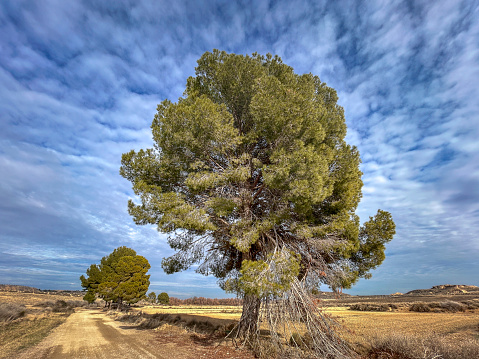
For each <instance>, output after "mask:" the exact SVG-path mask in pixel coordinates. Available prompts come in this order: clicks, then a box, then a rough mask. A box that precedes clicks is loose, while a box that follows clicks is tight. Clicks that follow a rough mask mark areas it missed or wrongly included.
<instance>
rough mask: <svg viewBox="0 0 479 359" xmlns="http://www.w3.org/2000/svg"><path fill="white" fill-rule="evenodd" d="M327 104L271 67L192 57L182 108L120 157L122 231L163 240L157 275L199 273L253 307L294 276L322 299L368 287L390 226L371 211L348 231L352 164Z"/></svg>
mask: <svg viewBox="0 0 479 359" xmlns="http://www.w3.org/2000/svg"><path fill="white" fill-rule="evenodd" d="M337 100H338V97H337V94H336V91H335V90H334V89H332V88H331V87H328V86H327V85H326V84H325V83H323V82H321V81H320V79H319V77H317V76H314V75H312V74H304V75H298V74H295V73H294V70H293V69H292V68H291V67H289V66H287V65H286V64H284V63H283V62H282V61H281V59H280V58H279V57H277V56H271V55H269V54H268V55H266V56H262V55H259V54H253V55H252V56H243V55H235V54H228V53H226V52H221V51H218V50H214V51H213V52H211V53H210V52H206V53H205V54H203V56H202V57H201V58H200V59H199V60H198V66H197V68H196V76H195V77H190V78H189V79H188V80H187V84H186V90H185V94H184V97H183V98H180V99H179V100H178V101H177V102H176V103H174V102H171V101H169V100H165V101H163V102H162V103H161V104H160V105H158V108H157V113H156V115H155V117H154V119H153V122H152V125H151V129H152V134H153V140H154V147H153V148H151V149H146V150H140V151H138V152H135V151H130V152H129V153H125V154H124V155H123V156H122V166H121V169H120V174H121V175H122V176H123V177H125V178H126V179H128V180H129V181H131V183H132V185H133V190H134V192H135V194H136V195H137V196H138V198H139V199H140V202H141V203H140V204H136V203H135V202H133V201H132V200H130V201H129V203H128V210H129V213H130V214H131V216H132V217H133V219H134V221H135V222H136V223H137V224H139V225H144V224H154V225H156V226H157V227H158V230H159V231H161V232H166V233H170V234H171V237H170V238H169V239H168V242H169V244H170V246H171V247H172V248H173V249H175V250H176V251H177V252H176V253H175V254H174V255H173V256H171V257H169V258H165V259H164V260H163V262H162V267H163V268H164V270H165V271H166V272H167V273H174V272H177V271H181V270H185V269H187V268H189V267H191V266H192V265H194V264H199V266H198V267H197V268H198V269H197V271H198V272H200V273H203V274H213V275H215V276H216V277H217V278H219V280H220V285H222V286H223V287H224V288H226V289H229V290H238V291H240V292H241V293H243V294H244V293H255V294H256V295H258V296H263V295H280V294H281V292H282V291H285V290H287V289H288V288H289V285H288V283H289V282H290V281H291V280H292V279H293V278H295V277H297V278H299V279H305V280H307V282H308V283H310V284H311V286H312V287H315V286H318V284H320V282H323V283H326V284H328V285H330V286H332V287H333V288H334V287H341V286H343V287H348V286H351V285H352V284H353V283H354V282H356V281H357V280H358V278H360V277H368V276H369V271H370V270H371V269H373V268H375V267H377V266H378V265H379V264H380V263H381V262H382V261H383V260H384V250H385V243H386V242H388V241H390V240H391V239H392V236H393V235H394V222H393V221H392V218H391V215H390V214H389V213H388V212H384V211H381V210H380V211H379V212H378V214H377V215H376V217H375V218H371V219H370V221H368V222H366V223H365V224H364V226H363V227H360V224H359V218H358V216H357V215H356V214H355V210H356V207H357V206H358V204H359V201H360V199H361V187H362V180H361V175H362V173H361V171H360V170H359V164H360V157H359V153H358V151H357V149H356V148H355V147H354V146H350V145H348V144H347V143H346V142H345V141H344V138H345V135H346V123H345V118H344V111H343V108H342V107H341V106H339V105H338V104H337ZM277 253H281V255H280V256H278V255H277ZM286 253H288V254H287V255H286ZM286 257H288V258H290V259H291V261H290V262H287V261H285V260H284V258H286ZM321 273H323V274H324V275H323V274H321Z"/></svg>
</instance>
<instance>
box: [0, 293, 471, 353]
mask: <svg viewBox="0 0 479 359" xmlns="http://www.w3.org/2000/svg"><path fill="white" fill-rule="evenodd" d="M0 290H1V291H0V320H1V323H0V326H1V327H0V328H1V330H0V343H1V347H2V351H1V352H0V358H2V359H4V358H81V357H88V358H122V357H131V358H133V357H134V358H172V357H174V358H180V359H183V358H184V359H187V358H191V359H193V358H225V359H226V358H238V359H239V358H255V357H262V358H271V357H274V353H271V352H267V351H263V352H261V351H259V352H257V353H255V352H254V350H252V349H251V348H244V347H239V346H238V345H235V342H234V340H233V339H232V338H231V337H228V334H229V333H230V332H231V330H232V329H233V328H234V325H235V324H236V323H237V321H238V320H239V318H240V316H241V306H239V305H238V304H240V303H234V304H237V305H228V304H231V303H228V300H224V301H223V303H222V305H221V304H215V305H205V304H202V305H201V304H197V303H206V302H208V300H207V299H206V298H191V299H189V300H183V301H182V300H177V301H176V302H175V301H174V299H173V302H175V303H176V305H171V304H169V303H168V304H159V303H156V302H155V303H152V300H151V299H149V300H147V299H144V300H142V301H141V302H139V303H137V304H135V305H133V306H131V307H130V308H128V310H125V311H119V310H107V309H106V308H104V302H103V301H100V300H98V301H95V302H94V303H92V304H88V303H87V302H86V301H83V300H82V297H83V296H84V292H78V291H61V290H58V291H41V290H38V289H35V288H30V287H22V286H15V285H8V286H7V285H2V286H0ZM316 298H317V303H318V305H319V306H320V307H321V308H322V309H321V310H322V311H323V312H324V313H326V314H327V315H330V316H331V317H332V318H334V320H335V321H337V322H338V323H339V324H340V328H339V329H338V330H339V331H340V332H341V335H342V336H344V338H345V339H346V340H347V341H348V343H349V344H350V346H351V349H352V350H353V351H354V354H351V355H352V356H351V358H378V359H379V358H397V359H406V358H409V359H416V358H417V359H419V358H421V359H422V358H424V359H426V358H427V359H432V358H444V359H459V358H477V357H478V355H479V287H476V286H467V285H441V286H436V287H433V288H430V289H423V290H414V291H411V292H409V293H404V294H401V293H395V294H392V295H378V296H350V295H346V294H343V295H338V294H335V293H332V292H320V293H317V294H316ZM234 300H235V299H233V300H232V301H234ZM211 301H212V300H211V299H210V302H211ZM220 301H221V300H220ZM298 334H299V335H301V334H300V333H297V334H294V333H291V334H290V335H289V336H285V337H284V340H285V341H286V342H289V341H291V338H292V337H293V338H294V336H295V335H298ZM303 334H304V333H303ZM225 337H226V339H225ZM298 338H299V339H298ZM298 338H297V339H296V340H298V341H301V337H299V336H298ZM304 345H307V343H305V344H304ZM172 353H174V354H173V355H172ZM258 354H259V355H258Z"/></svg>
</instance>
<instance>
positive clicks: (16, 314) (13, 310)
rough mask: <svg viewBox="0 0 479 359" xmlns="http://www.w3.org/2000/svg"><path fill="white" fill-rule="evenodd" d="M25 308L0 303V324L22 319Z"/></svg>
mask: <svg viewBox="0 0 479 359" xmlns="http://www.w3.org/2000/svg"><path fill="white" fill-rule="evenodd" d="M25 314H26V308H25V306H23V305H19V304H15V303H0V322H7V321H10V320H15V319H18V318H21V317H24V316H25Z"/></svg>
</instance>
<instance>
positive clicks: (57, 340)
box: [19, 310, 250, 359]
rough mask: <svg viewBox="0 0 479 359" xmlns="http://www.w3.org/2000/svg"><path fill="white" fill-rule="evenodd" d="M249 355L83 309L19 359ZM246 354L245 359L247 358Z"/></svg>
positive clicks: (227, 356)
mask: <svg viewBox="0 0 479 359" xmlns="http://www.w3.org/2000/svg"><path fill="white" fill-rule="evenodd" d="M248 354H249V353H245V352H237V351H235V350H234V348H231V347H219V348H217V347H215V346H213V345H211V343H209V344H208V345H206V342H202V341H201V340H195V337H194V335H191V334H183V335H179V334H177V335H175V336H172V335H171V334H168V333H163V334H162V333H158V332H154V331H152V330H139V329H138V328H136V327H134V326H129V325H125V324H124V323H121V322H117V321H114V320H113V319H112V318H110V317H108V316H107V315H105V314H104V313H103V312H101V311H93V310H80V311H78V312H75V313H73V314H72V315H70V317H69V318H68V319H67V321H66V322H65V323H64V324H62V325H61V326H59V327H58V328H56V329H55V330H54V331H53V332H52V333H51V334H50V335H49V336H48V337H47V338H46V339H45V340H43V341H42V342H41V343H40V344H39V345H37V346H36V347H34V348H31V349H29V350H27V351H25V352H23V353H22V355H21V356H20V357H19V358H20V359H30V358H35V359H37V358H38V359H40V358H49V359H50V358H52V359H59V358H88V359H90V358H102V359H110V358H135V359H143V358H182V359H190V358H244V357H250V356H249V355H248ZM245 355H246V356H245Z"/></svg>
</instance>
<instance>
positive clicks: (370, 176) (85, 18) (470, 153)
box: [0, 0, 479, 297]
mask: <svg viewBox="0 0 479 359" xmlns="http://www.w3.org/2000/svg"><path fill="white" fill-rule="evenodd" d="M0 34H1V35H0V49H1V51H0V175H1V180H0V198H1V201H0V283H10V284H23V285H31V286H34V287H39V288H43V289H48V288H50V289H79V288H80V283H79V280H78V277H79V276H80V275H81V274H83V273H84V272H85V270H86V268H87V267H88V266H89V265H90V264H92V263H98V262H99V260H100V259H101V257H103V256H104V255H107V254H109V253H110V252H111V251H112V250H113V249H114V248H116V247H118V246H121V245H126V246H129V247H131V248H134V249H135V250H136V251H137V252H138V254H141V255H144V256H145V257H146V258H147V259H148V260H149V261H150V263H151V265H152V269H151V270H150V273H151V282H152V285H151V286H150V289H151V290H154V291H157V292H158V291H167V292H168V293H169V294H170V295H171V296H178V297H190V296H194V295H196V296H209V297H222V296H225V294H224V293H223V292H222V291H221V290H220V289H219V288H218V287H217V285H216V281H215V279H214V278H210V277H203V276H201V275H198V274H195V273H194V272H191V271H189V272H184V273H180V274H175V275H170V276H167V275H166V274H164V273H163V272H162V270H161V267H160V261H161V258H162V257H165V256H168V255H170V254H172V251H171V249H169V247H168V245H167V244H166V241H165V236H164V235H161V234H158V232H157V231H156V229H155V228H153V227H138V226H136V225H135V224H134V223H133V221H132V220H131V218H130V216H129V215H128V213H127V201H128V198H131V197H132V196H133V192H132V191H131V186H130V183H129V182H128V181H126V180H125V179H123V178H121V177H120V176H119V174H118V170H119V167H120V159H121V154H122V153H124V152H128V151H129V150H131V149H140V148H148V147H151V145H152V140H151V132H150V128H149V126H150V124H151V121H152V119H153V116H154V114H155V110H156V105H157V104H158V103H160V102H161V101H162V100H164V99H170V100H172V101H176V100H177V99H178V97H180V96H181V95H182V93H183V90H184V88H185V84H186V79H187V77H188V76H191V75H193V74H194V67H195V65H196V60H197V59H198V58H199V57H200V56H201V55H202V54H203V53H204V52H205V51H211V50H212V49H214V48H217V49H220V50H225V51H227V52H234V53H240V54H251V53H253V52H259V53H262V54H266V53H268V52H269V53H272V54H277V55H279V56H281V57H282V59H283V61H284V62H285V63H286V64H288V65H290V66H292V67H293V68H294V69H295V71H296V73H308V72H311V73H313V74H316V75H319V76H320V78H321V80H322V81H324V82H326V83H327V84H328V85H330V86H332V87H334V88H335V89H336V90H337V91H338V95H339V102H340V104H341V105H342V106H343V107H344V109H345V114H346V120H347V125H348V135H347V140H348V142H349V143H351V144H354V145H356V146H357V147H358V148H359V150H360V153H361V157H362V161H363V163H362V167H361V169H362V171H363V172H364V176H363V181H364V187H363V199H362V202H361V204H360V206H359V208H358V214H359V215H360V217H361V219H362V221H365V220H367V219H368V216H372V215H374V214H375V213H376V211H377V209H378V208H381V209H383V210H387V211H390V212H391V213H392V215H393V217H394V220H395V222H396V225H397V234H396V236H395V238H394V240H393V241H392V242H391V243H390V244H389V245H388V246H387V251H386V255H387V258H386V260H385V261H384V263H383V265H382V266H381V267H380V268H379V269H377V270H376V271H374V272H373V277H372V279H370V280H361V281H360V282H359V283H358V284H357V285H356V286H355V287H354V288H353V289H352V290H350V291H348V292H349V293H351V294H388V293H392V292H397V291H400V292H406V291H408V290H412V289H417V288H429V287H431V286H433V285H437V284H446V283H452V284H473V285H479V275H478V273H479V259H478V258H479V240H478V237H477V233H479V141H478V139H479V101H478V99H479V86H478V83H479V2H478V1H475V0H469V1H452V0H445V1H334V2H333V1H311V2H308V1H251V2H249V1H241V2H240V1H237V2H235V1H174V2H167V1H147V0H143V1H138V0H135V1H114V2H113V1H112V2H104V1H73V0H68V1H64V0H57V1H52V0H48V1H47V0H45V1H41V2H39V1H33V0H31V1H22V0H7V1H1V2H0Z"/></svg>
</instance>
